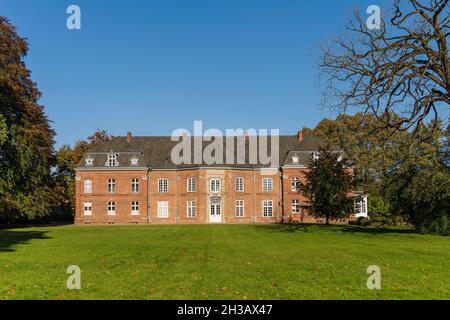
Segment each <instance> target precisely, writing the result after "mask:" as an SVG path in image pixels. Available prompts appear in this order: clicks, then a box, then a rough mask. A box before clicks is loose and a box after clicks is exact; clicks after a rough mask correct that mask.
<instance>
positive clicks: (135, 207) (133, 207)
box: [131, 201, 139, 216]
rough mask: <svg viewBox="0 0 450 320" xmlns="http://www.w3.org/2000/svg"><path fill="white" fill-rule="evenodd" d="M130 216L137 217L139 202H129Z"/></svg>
mask: <svg viewBox="0 0 450 320" xmlns="http://www.w3.org/2000/svg"><path fill="white" fill-rule="evenodd" d="M131 215H132V216H138V215H139V201H131Z"/></svg>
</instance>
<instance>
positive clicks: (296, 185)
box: [291, 177, 300, 191]
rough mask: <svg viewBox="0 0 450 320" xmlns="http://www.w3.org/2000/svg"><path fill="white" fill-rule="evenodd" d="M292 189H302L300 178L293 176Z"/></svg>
mask: <svg viewBox="0 0 450 320" xmlns="http://www.w3.org/2000/svg"><path fill="white" fill-rule="evenodd" d="M291 191H300V180H299V179H298V178H297V177H292V178H291Z"/></svg>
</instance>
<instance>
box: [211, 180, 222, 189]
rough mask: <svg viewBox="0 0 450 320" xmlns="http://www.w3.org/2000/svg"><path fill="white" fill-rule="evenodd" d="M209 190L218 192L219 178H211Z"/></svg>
mask: <svg viewBox="0 0 450 320" xmlns="http://www.w3.org/2000/svg"><path fill="white" fill-rule="evenodd" d="M210 190H211V192H220V180H219V179H211V181H210Z"/></svg>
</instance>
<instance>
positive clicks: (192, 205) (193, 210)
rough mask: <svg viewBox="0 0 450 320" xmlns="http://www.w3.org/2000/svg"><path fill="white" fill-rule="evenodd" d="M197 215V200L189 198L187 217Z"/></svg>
mask: <svg viewBox="0 0 450 320" xmlns="http://www.w3.org/2000/svg"><path fill="white" fill-rule="evenodd" d="M196 215H197V202H196V201H195V200H189V201H188V202H187V217H188V218H195V217H196Z"/></svg>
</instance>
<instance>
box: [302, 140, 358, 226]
mask: <svg viewBox="0 0 450 320" xmlns="http://www.w3.org/2000/svg"><path fill="white" fill-rule="evenodd" d="M340 157H341V155H340V154H338V153H336V152H332V151H330V149H329V148H326V149H320V151H319V157H318V158H316V159H313V160H311V163H310V165H309V171H308V172H307V173H306V174H305V178H306V182H305V183H304V184H301V186H300V189H301V191H302V192H303V194H304V195H305V196H306V197H307V198H308V199H309V203H310V207H309V211H310V212H311V213H312V214H313V215H314V216H315V217H318V218H325V219H326V223H327V224H329V223H330V220H339V219H344V218H347V217H349V216H350V215H351V214H353V213H354V198H353V197H352V196H350V194H351V192H352V191H353V177H352V174H351V173H350V172H349V170H348V168H346V167H345V165H344V163H345V160H342V159H340Z"/></svg>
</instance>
